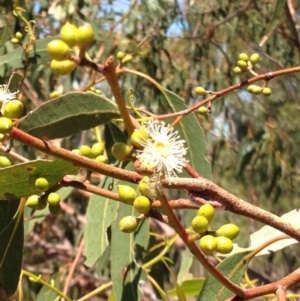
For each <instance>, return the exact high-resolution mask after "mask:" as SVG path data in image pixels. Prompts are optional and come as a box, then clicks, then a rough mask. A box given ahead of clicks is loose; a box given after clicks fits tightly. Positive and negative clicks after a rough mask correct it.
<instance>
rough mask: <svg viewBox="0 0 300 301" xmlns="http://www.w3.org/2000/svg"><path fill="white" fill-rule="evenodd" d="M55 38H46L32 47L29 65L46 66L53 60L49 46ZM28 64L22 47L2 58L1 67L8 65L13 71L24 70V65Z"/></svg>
mask: <svg viewBox="0 0 300 301" xmlns="http://www.w3.org/2000/svg"><path fill="white" fill-rule="evenodd" d="M53 39H54V38H53V37H50V38H46V39H41V40H37V41H36V43H35V44H34V46H33V47H32V51H31V52H30V54H29V58H28V63H29V64H34V65H37V64H44V63H46V62H48V61H50V60H51V58H50V56H49V54H48V52H47V45H48V43H49V42H50V41H52V40H53ZM25 63H26V59H25V55H24V50H23V48H22V47H19V48H17V49H15V50H13V51H11V52H9V53H7V54H6V55H3V56H1V60H0V65H4V64H7V65H9V66H10V67H12V68H13V69H19V68H24V64H25Z"/></svg>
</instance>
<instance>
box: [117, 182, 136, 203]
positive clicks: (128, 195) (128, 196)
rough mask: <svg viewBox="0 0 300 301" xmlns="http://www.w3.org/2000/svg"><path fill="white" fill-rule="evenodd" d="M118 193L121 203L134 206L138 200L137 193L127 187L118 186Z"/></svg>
mask: <svg viewBox="0 0 300 301" xmlns="http://www.w3.org/2000/svg"><path fill="white" fill-rule="evenodd" d="M117 192H118V195H119V198H120V201H121V202H123V203H125V204H128V205H132V204H133V202H134V200H135V198H136V191H135V190H134V189H133V188H132V187H130V186H127V185H118V187H117Z"/></svg>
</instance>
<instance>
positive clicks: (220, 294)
mask: <svg viewBox="0 0 300 301" xmlns="http://www.w3.org/2000/svg"><path fill="white" fill-rule="evenodd" d="M249 253H250V252H249V251H247V252H243V253H239V254H235V255H233V256H231V257H228V258H226V259H225V260H224V261H222V262H221V263H220V264H219V265H218V266H217V268H218V270H219V271H220V272H221V273H222V274H223V275H224V276H226V277H228V278H229V279H230V280H231V281H232V282H234V283H236V284H237V285H239V284H240V282H241V280H242V278H243V275H244V273H245V270H246V268H247V266H248V262H243V260H244V258H245V257H246V256H247V255H248V254H249ZM240 262H243V264H241V266H240V267H239V268H238V269H237V270H236V271H234V270H235V268H236V266H237V265H238V264H239V263H240ZM233 271H234V273H233ZM232 296H234V293H232V292H231V291H229V290H228V289H226V288H225V287H224V286H223V285H222V284H221V283H220V282H218V281H217V280H216V279H215V278H214V277H213V276H211V275H209V276H208V277H207V278H206V281H205V282H204V285H203V288H202V290H201V292H200V295H199V296H198V299H197V301H207V300H219V301H223V300H226V299H227V298H230V297H232Z"/></svg>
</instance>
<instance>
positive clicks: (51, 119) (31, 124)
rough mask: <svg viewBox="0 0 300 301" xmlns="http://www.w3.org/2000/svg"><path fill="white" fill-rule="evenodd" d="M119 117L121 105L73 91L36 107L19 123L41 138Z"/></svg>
mask: <svg viewBox="0 0 300 301" xmlns="http://www.w3.org/2000/svg"><path fill="white" fill-rule="evenodd" d="M117 117H119V112H118V108H117V106H116V105H115V104H114V103H113V102H112V101H110V100H109V99H107V98H105V97H104V96H101V95H98V94H95V93H92V92H86V93H85V92H70V93H67V94H64V95H62V96H59V97H57V98H55V99H52V100H49V101H47V102H45V103H44V104H43V105H41V106H39V107H38V108H37V109H35V110H33V111H32V112H30V114H28V115H27V116H26V117H25V118H24V119H22V121H21V122H20V123H19V125H18V127H19V128H20V129H21V130H23V131H25V132H27V133H29V134H31V135H33V136H35V137H38V138H41V139H44V140H49V139H56V138H63V137H67V136H70V135H73V134H76V133H79V132H81V131H83V130H88V129H90V128H93V127H95V126H97V125H100V124H105V123H107V122H109V121H110V120H112V119H113V118H117Z"/></svg>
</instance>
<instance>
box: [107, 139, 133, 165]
mask: <svg viewBox="0 0 300 301" xmlns="http://www.w3.org/2000/svg"><path fill="white" fill-rule="evenodd" d="M111 153H112V155H113V156H114V158H115V159H116V160H119V161H122V160H125V159H126V158H128V157H129V156H130V153H131V150H130V147H129V146H128V145H127V144H125V143H121V142H118V143H115V144H114V145H113V147H112V149H111Z"/></svg>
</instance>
